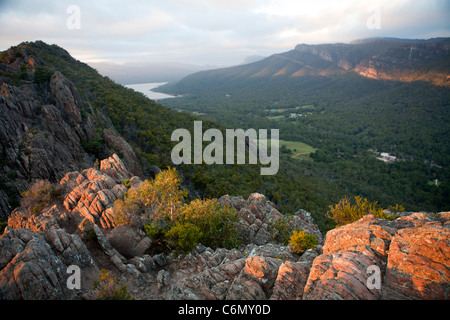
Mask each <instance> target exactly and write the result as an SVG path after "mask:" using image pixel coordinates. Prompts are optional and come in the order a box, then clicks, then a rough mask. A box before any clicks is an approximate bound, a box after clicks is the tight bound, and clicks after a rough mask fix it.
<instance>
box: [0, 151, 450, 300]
mask: <svg viewBox="0 0 450 320" xmlns="http://www.w3.org/2000/svg"><path fill="white" fill-rule="evenodd" d="M124 178H127V179H130V182H131V184H132V185H135V184H138V183H139V182H140V181H141V180H140V179H139V178H138V177H136V176H133V175H132V174H131V173H130V172H129V171H128V170H127V169H126V166H125V165H124V163H123V162H122V161H121V159H120V158H119V157H117V155H113V156H112V157H109V158H107V159H104V160H103V161H101V164H100V170H96V169H93V168H91V169H86V170H83V171H82V172H78V171H73V172H70V173H67V174H66V175H65V176H64V178H63V179H61V181H60V185H61V186H62V187H63V188H64V190H65V193H64V194H63V196H62V198H61V199H59V200H57V201H55V202H54V203H51V204H50V205H49V206H48V207H46V208H44V209H43V211H42V212H41V213H40V214H35V215H30V214H29V212H28V211H27V210H25V209H22V208H19V209H16V210H15V211H14V212H13V213H12V214H11V216H10V218H9V221H8V227H7V228H6V230H5V233H4V234H3V235H2V236H1V237H0V298H1V299H72V298H76V297H82V298H85V299H90V298H93V297H94V296H95V293H94V292H93V291H92V282H93V281H94V280H96V276H97V275H98V273H99V271H100V269H101V268H106V269H108V270H111V271H112V272H113V273H114V274H115V275H116V276H117V277H118V278H119V279H120V281H121V283H124V284H126V285H127V287H128V290H129V292H130V293H131V294H132V295H133V297H135V298H136V299H231V300H240V299H250V300H254V299H258V300H260V299H272V300H287V299H289V300H295V299H306V300H317V299H345V300H348V299H367V300H369V299H448V290H449V285H448V284H449V278H450V273H449V268H450V240H449V239H450V237H449V236H450V222H449V220H450V213H439V214H436V215H430V214H425V213H412V214H406V213H405V214H404V215H403V216H402V217H400V218H398V219H396V220H394V221H387V220H380V219H376V218H375V217H374V216H372V215H368V216H365V217H363V218H362V219H360V220H358V221H356V222H354V223H351V224H348V225H345V226H342V227H339V228H337V229H334V230H331V231H329V232H328V233H327V234H326V236H325V237H322V235H321V234H320V232H319V230H318V228H317V226H316V225H315V223H314V221H313V220H312V218H311V216H310V215H309V214H308V212H306V211H304V210H300V211H299V212H297V213H296V214H295V215H294V216H292V217H291V218H290V220H289V223H290V224H292V226H293V227H296V228H300V229H303V230H306V231H307V232H309V233H312V234H316V235H317V237H318V238H319V239H320V244H319V245H318V246H317V247H315V248H313V249H310V250H308V251H306V252H304V253H303V254H302V255H298V254H296V253H294V252H291V250H290V247H289V246H283V245H281V244H279V243H276V242H274V240H273V237H272V234H271V230H270V228H269V227H268V226H269V224H270V223H271V222H273V221H276V220H277V219H280V218H281V217H282V216H283V215H282V214H281V213H280V212H279V211H278V210H277V209H276V208H275V206H274V205H273V204H272V203H271V202H270V201H268V200H266V198H265V197H264V196H263V195H261V194H257V193H255V194H252V195H250V196H249V198H248V199H246V200H245V199H243V198H242V197H230V196H224V197H222V198H220V199H219V203H221V204H222V205H227V206H231V207H234V208H236V210H237V211H238V215H239V217H240V222H239V223H240V231H241V233H242V236H243V238H244V239H245V243H244V245H243V246H242V247H241V248H238V249H232V250H227V249H223V248H219V249H216V250H212V249H211V248H207V247H204V246H203V245H201V244H199V245H197V247H196V248H195V249H194V250H193V251H192V252H190V253H189V254H187V255H184V256H176V255H174V254H169V255H165V254H156V255H153V256H151V255H149V254H148V252H149V251H148V248H149V247H150V246H151V245H152V241H151V240H150V239H149V238H148V237H146V235H145V234H144V233H143V232H142V230H140V229H139V228H137V227H133V226H125V225H120V226H116V225H115V224H114V221H113V219H112V215H113V202H114V201H115V200H116V199H122V198H123V197H124V194H125V192H126V190H127V187H126V186H125V185H124V184H123V179H124ZM89 234H90V236H88V235H89ZM93 235H94V237H93ZM71 265H76V266H78V267H80V269H81V274H82V278H81V283H82V287H81V290H70V289H68V287H67V279H68V276H69V275H68V274H67V272H66V270H67V268H68V267H69V266H71Z"/></svg>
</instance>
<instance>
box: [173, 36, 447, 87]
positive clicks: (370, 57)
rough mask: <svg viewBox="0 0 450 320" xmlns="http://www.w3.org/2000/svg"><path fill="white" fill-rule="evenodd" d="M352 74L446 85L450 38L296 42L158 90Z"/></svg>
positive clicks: (198, 74)
mask: <svg viewBox="0 0 450 320" xmlns="http://www.w3.org/2000/svg"><path fill="white" fill-rule="evenodd" d="M349 72H351V73H355V74H358V75H361V76H363V77H366V78H371V79H379V80H381V79H382V80H395V81H404V82H410V81H427V82H431V83H433V84H436V85H440V86H446V87H448V86H450V39H449V38H438V39H430V40H403V39H393V38H390V39H389V38H388V39H385V38H380V39H367V40H360V41H355V42H352V43H351V44H341V43H337V44H323V45H306V44H300V45H298V46H296V47H295V49H294V50H291V51H289V52H285V53H280V54H274V55H272V56H270V57H268V58H266V59H263V60H260V61H257V62H254V63H251V64H247V65H241V66H236V67H231V68H224V69H217V70H209V71H203V72H199V73H195V74H192V75H190V76H188V77H186V78H185V79H183V80H181V81H180V82H178V83H177V84H175V85H173V86H168V87H167V88H166V89H164V92H171V93H177V94H186V93H193V92H198V90H200V88H202V89H208V88H216V87H219V86H227V85H229V83H230V82H232V81H243V80H244V79H252V78H261V79H269V78H270V79H272V80H276V78H278V81H285V79H284V78H286V77H288V78H293V80H294V81H295V79H298V78H301V77H305V76H338V75H342V74H345V73H349Z"/></svg>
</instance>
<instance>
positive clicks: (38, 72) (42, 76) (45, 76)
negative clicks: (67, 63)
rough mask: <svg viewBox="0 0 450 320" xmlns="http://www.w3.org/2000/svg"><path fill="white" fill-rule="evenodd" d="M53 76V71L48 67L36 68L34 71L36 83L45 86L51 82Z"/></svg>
mask: <svg viewBox="0 0 450 320" xmlns="http://www.w3.org/2000/svg"><path fill="white" fill-rule="evenodd" d="M52 75H53V71H52V70H51V69H49V68H47V67H43V66H36V68H35V69H34V81H35V82H36V83H37V84H43V83H46V82H47V81H49V80H50V78H51V77H52Z"/></svg>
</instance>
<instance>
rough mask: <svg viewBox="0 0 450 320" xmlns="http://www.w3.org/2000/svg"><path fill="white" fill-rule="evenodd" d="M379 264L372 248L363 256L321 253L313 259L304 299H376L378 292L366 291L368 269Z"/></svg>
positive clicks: (375, 290) (356, 253)
mask: <svg viewBox="0 0 450 320" xmlns="http://www.w3.org/2000/svg"><path fill="white" fill-rule="evenodd" d="M373 265H375V266H378V267H379V266H380V265H381V262H380V261H379V259H378V258H377V255H376V254H375V253H373V251H372V249H370V248H369V249H367V250H366V251H365V252H364V253H363V252H358V251H341V252H339V253H334V254H322V255H320V256H319V257H317V258H316V259H315V260H314V263H313V266H312V268H311V270H310V274H309V278H308V282H307V284H306V286H305V289H304V295H303V299H304V300H375V299H379V298H380V291H379V290H378V289H376V288H374V289H369V287H368V286H367V281H368V278H369V274H368V273H367V270H368V268H369V267H370V266H373Z"/></svg>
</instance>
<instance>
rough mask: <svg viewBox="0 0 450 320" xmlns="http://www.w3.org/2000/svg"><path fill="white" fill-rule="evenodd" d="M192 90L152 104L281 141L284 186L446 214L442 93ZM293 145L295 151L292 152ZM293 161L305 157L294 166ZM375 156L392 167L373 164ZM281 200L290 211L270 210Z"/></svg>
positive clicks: (447, 145) (234, 84)
mask: <svg viewBox="0 0 450 320" xmlns="http://www.w3.org/2000/svg"><path fill="white" fill-rule="evenodd" d="M189 84H190V82H187V85H189ZM183 85H186V83H184V84H183ZM191 85H192V87H191V88H190V91H189V92H190V93H185V92H184V88H180V87H178V84H169V85H167V86H165V87H162V88H160V89H159V90H160V91H162V92H172V93H174V92H175V93H177V94H183V97H179V98H173V99H165V100H162V101H161V103H162V104H163V105H166V106H169V107H171V108H173V109H175V110H180V111H181V110H182V111H186V112H189V113H194V114H201V117H202V118H204V119H209V120H212V121H216V122H218V123H220V124H222V125H224V126H228V127H239V128H244V129H246V128H256V129H258V128H267V129H271V128H277V129H279V130H280V138H281V139H282V140H283V141H285V142H286V143H285V144H284V145H285V148H282V151H284V154H285V156H286V157H285V158H284V161H285V163H284V166H285V167H284V168H285V172H286V170H287V171H288V172H289V175H290V176H292V177H295V178H294V179H293V180H302V179H304V178H305V177H308V178H309V179H311V180H312V181H314V182H313V183H312V184H313V185H314V187H313V188H312V189H315V187H317V186H319V185H320V186H321V187H320V188H321V190H322V195H323V196H324V197H330V198H329V199H332V198H334V197H336V196H337V197H339V194H342V193H344V194H346V195H349V196H363V197H367V198H369V199H371V200H373V201H375V200H376V201H379V202H380V203H381V204H382V205H383V206H385V207H387V206H389V205H393V204H396V203H401V204H402V205H404V207H405V208H406V210H409V211H415V210H417V211H430V212H435V211H442V210H448V208H449V206H450V203H449V191H450V188H449V183H448V181H449V177H450V171H449V164H450V163H449V162H450V157H448V154H449V152H450V134H449V133H450V132H449V129H450V126H449V122H448V119H449V118H450V109H449V103H450V91H449V89H448V88H445V87H439V86H434V85H432V84H430V83H426V82H419V81H417V82H397V81H381V80H373V79H367V78H363V77H361V76H359V75H356V74H354V73H347V74H344V75H341V76H337V77H320V76H316V77H303V78H300V79H299V78H295V79H292V78H289V77H282V78H277V79H273V78H271V79H270V78H269V79H267V78H264V79H257V78H249V79H245V78H244V79H243V78H239V79H237V80H236V81H226V82H224V81H223V79H222V80H221V79H218V80H217V82H214V79H213V78H210V79H208V84H207V85H206V86H207V88H206V89H205V90H201V89H198V88H200V87H201V86H198V85H196V84H195V83H194V84H191ZM195 89H198V91H196V90H195ZM296 143H297V144H302V145H303V146H304V147H303V148H299V150H296V148H297V147H296ZM289 146H290V147H289ZM302 152H306V156H302V157H300V158H299V157H295V155H298V154H299V153H302ZM381 153H389V154H391V155H393V156H395V157H396V161H395V162H394V163H386V162H382V161H380V160H379V159H377V158H379V156H380V154H381ZM288 155H291V157H289V156H288ZM281 185H282V184H281ZM324 185H326V187H325V186H324ZM287 188H289V187H287ZM319 192H320V191H319ZM314 193H315V191H314ZM277 195H278V194H277ZM298 197H299V198H302V196H301V195H298ZM327 200H328V199H327ZM287 201H289V202H290V201H294V202H295V200H293V199H292V198H291V199H290V197H289V196H288V197H286V196H284V197H282V199H280V200H278V201H277V203H278V204H279V205H280V204H281V205H283V204H285V203H286V202H287ZM302 204H303V205H304V202H303V203H302Z"/></svg>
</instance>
